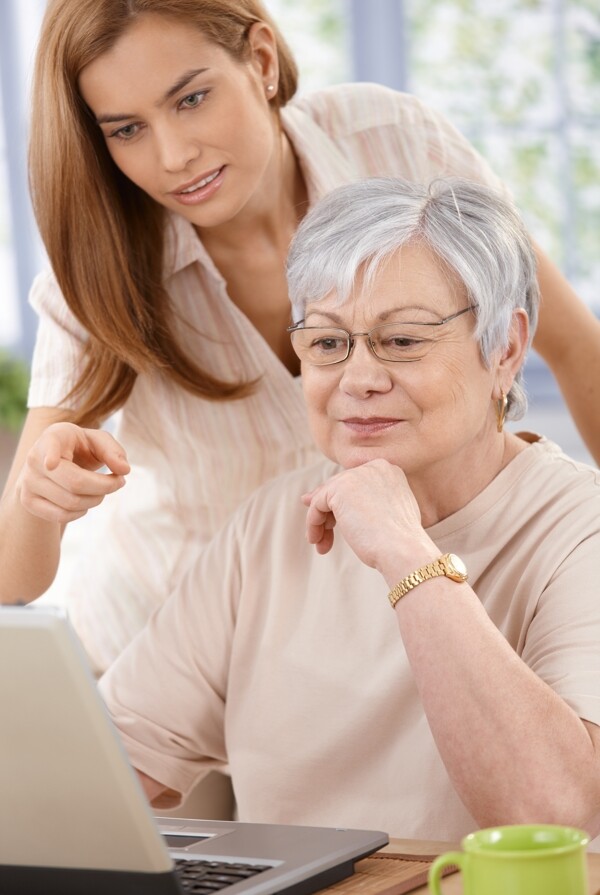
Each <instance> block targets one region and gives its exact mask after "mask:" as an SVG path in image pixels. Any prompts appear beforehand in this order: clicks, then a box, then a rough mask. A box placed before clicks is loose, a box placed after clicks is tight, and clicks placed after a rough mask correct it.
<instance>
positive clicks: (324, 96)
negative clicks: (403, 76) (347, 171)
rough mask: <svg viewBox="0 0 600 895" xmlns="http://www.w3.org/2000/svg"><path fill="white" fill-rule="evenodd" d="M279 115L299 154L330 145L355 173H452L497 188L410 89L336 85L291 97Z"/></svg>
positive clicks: (424, 179) (468, 148)
mask: <svg viewBox="0 0 600 895" xmlns="http://www.w3.org/2000/svg"><path fill="white" fill-rule="evenodd" d="M282 118H283V121H284V124H285V125H287V126H288V127H289V128H290V129H292V130H293V133H294V134H295V142H297V143H298V145H297V146H296V148H297V149H298V148H300V150H301V151H300V155H302V154H304V155H307V156H310V155H311V153H314V152H315V151H316V150H315V149H314V145H315V144H317V145H318V146H319V150H320V151H325V149H327V148H328V147H335V151H334V155H335V153H336V152H337V153H338V155H339V156H341V157H343V158H344V159H345V160H346V162H347V163H349V164H350V165H351V166H353V172H354V173H353V176H354V177H355V178H357V177H373V176H385V175H390V176H402V177H406V178H408V179H409V180H413V181H416V182H420V183H428V182H429V181H430V180H432V179H433V178H434V177H439V176H445V175H452V176H456V177H466V178H467V179H469V180H475V181H481V182H483V183H487V184H488V185H490V186H492V187H494V188H495V189H499V190H501V189H503V187H502V184H501V182H500V181H499V180H498V178H497V177H496V176H495V175H494V174H493V172H492V171H491V170H490V168H489V166H488V165H487V163H486V162H485V161H484V159H483V158H482V157H481V156H480V155H479V153H478V152H477V151H476V150H475V148H474V147H473V146H472V145H471V143H470V142H469V141H468V140H467V139H466V137H464V136H463V135H462V134H461V133H460V132H459V131H458V130H457V129H456V128H455V127H454V126H453V125H452V124H451V123H450V122H449V121H448V120H447V119H446V118H445V117H444V116H443V115H442V114H440V113H439V112H437V111H436V110H435V109H432V108H430V107H429V106H427V105H426V104H425V103H423V102H421V100H419V99H417V97H416V96H413V95H412V94H408V93H401V92H399V91H397V90H392V89H390V88H389V87H384V86H382V85H380V84H366V83H359V84H339V85H337V86H334V87H328V88H326V89H324V90H319V91H316V92H314V93H311V94H308V95H306V96H304V97H301V98H298V99H295V100H293V101H292V103H290V104H289V106H287V107H285V108H284V109H283V110H282ZM307 134H308V135H309V137H310V139H308V138H307V136H306V135H307ZM316 164H318V159H316ZM342 167H343V166H342Z"/></svg>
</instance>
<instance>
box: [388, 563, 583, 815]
mask: <svg viewBox="0 0 600 895" xmlns="http://www.w3.org/2000/svg"><path fill="white" fill-rule="evenodd" d="M396 613H397V616H398V621H399V624H400V630H401V634H402V638H403V641H404V644H405V647H406V651H407V654H408V658H409V660H410V663H411V667H412V670H413V673H414V676H415V680H416V684H417V686H418V688H419V692H420V695H421V698H422V700H423V705H424V708H425V712H426V714H427V718H428V721H429V725H430V727H431V730H432V732H433V735H434V737H435V740H436V744H437V746H438V749H439V751H440V755H441V757H442V759H443V761H444V764H445V766H446V769H447V771H448V774H449V776H450V778H451V780H452V783H453V785H454V787H455V789H456V791H457V793H458V795H459V796H460V798H461V799H462V801H463V802H464V804H465V806H466V807H467V808H468V810H469V811H470V812H471V814H472V815H473V817H475V819H476V820H477V822H478V823H480V824H481V825H482V826H488V825H494V824H499V823H519V822H520V823H523V822H526V821H530V822H531V821H538V822H541V821H546V822H554V823H566V824H572V825H575V826H580V827H584V828H590V827H591V826H593V825H594V823H595V822H596V821H595V820H594V819H595V818H596V816H597V815H598V812H599V811H600V757H599V755H598V752H597V749H596V746H597V745H599V744H598V740H597V738H596V742H594V738H593V736H592V735H591V733H590V730H589V729H588V727H587V726H586V725H585V724H584V722H582V721H581V720H580V719H579V718H578V717H577V715H576V714H575V712H573V710H572V709H571V708H570V707H569V706H568V705H567V704H566V703H565V702H564V701H563V700H562V699H561V698H560V697H559V696H558V695H557V694H556V693H555V692H554V691H553V690H552V689H551V688H550V687H548V686H547V685H546V684H545V683H544V682H543V681H542V680H540V679H539V678H538V677H537V675H535V674H534V673H533V671H531V669H530V668H528V667H527V666H526V665H525V663H524V662H523V661H522V660H521V659H520V658H519V657H518V656H517V654H516V653H515V652H514V651H513V649H512V648H511V646H510V645H509V644H508V643H507V642H506V640H505V639H504V638H503V636H502V635H501V634H500V632H499V631H498V630H497V629H496V627H495V626H494V625H493V623H492V622H491V621H490V619H489V618H488V616H487V614H486V613H485V610H484V609H483V608H482V606H481V604H480V603H479V601H478V599H477V597H476V595H475V594H474V593H473V591H472V590H471V589H470V588H469V587H468V586H467V585H456V584H453V583H452V582H450V581H448V580H447V579H433V580H431V581H427V582H425V583H424V584H422V585H419V587H418V588H416V589H415V590H413V591H411V592H410V593H409V594H407V596H406V597H404V598H403V599H402V600H400V602H399V603H398V605H397V607H396ZM591 832H596V830H591Z"/></svg>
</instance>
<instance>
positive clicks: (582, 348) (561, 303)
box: [533, 247, 600, 464]
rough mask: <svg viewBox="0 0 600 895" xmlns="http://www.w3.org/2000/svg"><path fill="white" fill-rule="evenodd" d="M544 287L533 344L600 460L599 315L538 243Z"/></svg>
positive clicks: (541, 280) (590, 448)
mask: <svg viewBox="0 0 600 895" xmlns="http://www.w3.org/2000/svg"><path fill="white" fill-rule="evenodd" d="M537 258H538V279H539V283H540V287H541V291H542V302H541V305H540V315H539V324H538V328H537V332H536V335H535V338H534V341H533V347H534V348H535V349H536V351H538V352H539V353H540V354H541V356H542V357H543V358H544V360H545V361H546V363H547V364H548V366H549V367H550V369H551V370H552V372H553V374H554V376H555V378H556V381H557V382H558V385H559V387H560V390H561V392H562V394H563V396H564V398H565V401H566V403H567V405H568V407H569V410H570V412H571V415H572V417H573V419H574V421H575V424H576V426H577V428H578V429H579V432H580V433H581V436H582V438H583V440H584V441H585V443H586V445H587V447H588V449H589V451H590V453H591V454H592V456H593V457H594V459H595V460H596V463H599V464H600V320H598V319H597V318H596V317H595V316H594V314H593V313H592V311H591V310H590V309H589V308H588V307H587V306H586V305H585V304H584V303H583V302H582V301H581V300H580V299H579V298H578V296H577V295H576V294H575V292H574V290H573V289H572V288H571V286H570V285H569V283H568V282H567V280H566V279H565V278H564V277H563V275H562V274H561V272H560V271H559V270H558V268H557V267H556V266H555V265H554V264H553V263H552V261H550V259H549V258H548V257H547V255H545V254H544V252H542V250H541V249H540V248H539V247H537Z"/></svg>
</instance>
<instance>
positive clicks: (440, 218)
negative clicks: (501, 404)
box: [287, 177, 539, 419]
mask: <svg viewBox="0 0 600 895" xmlns="http://www.w3.org/2000/svg"><path fill="white" fill-rule="evenodd" d="M409 243H412V244H415V243H421V244H423V245H425V246H427V247H428V248H429V249H430V250H431V251H432V252H433V253H434V254H435V255H437V257H438V258H440V259H441V261H442V263H444V264H445V265H447V267H448V268H449V269H450V270H452V271H453V272H454V273H455V274H456V275H457V276H458V277H459V279H460V281H461V282H462V283H463V285H464V287H465V289H466V292H467V295H468V299H469V301H470V302H471V304H472V305H473V307H474V311H475V314H476V317H477V326H476V331H475V338H476V339H477V341H478V343H479V347H480V350H481V356H482V359H483V362H484V364H486V365H487V366H489V363H490V360H491V358H492V355H493V354H494V353H495V352H496V351H497V350H498V349H503V348H506V346H507V344H508V338H509V330H510V325H511V320H512V313H513V311H514V310H515V309H516V308H524V309H525V311H526V312H527V315H528V317H529V323H530V332H531V335H533V332H534V330H535V326H536V322H537V313H538V304H539V287H538V283H537V276H536V261H535V255H534V252H533V249H532V246H531V242H530V239H529V237H528V235H527V232H526V230H525V227H524V225H523V222H522V220H521V218H520V216H519V214H518V212H517V211H516V209H515V208H514V206H513V205H512V204H511V202H510V201H509V200H508V199H507V198H506V197H504V196H502V195H501V194H499V193H498V192H496V191H494V190H492V189H490V188H488V187H485V186H482V185H481V184H477V183H472V182H470V181H466V180H461V179H458V178H439V179H436V180H434V181H433V182H432V183H431V184H429V186H423V185H421V184H416V183H410V182H409V181H406V180H402V179H400V178H395V177H374V178H371V179H369V180H362V181H359V182H357V183H352V184H348V185H346V186H342V187H339V188H338V189H336V190H333V192H331V193H329V194H328V195H327V196H325V198H324V199H321V201H320V202H318V203H317V205H316V206H315V208H313V209H312V210H311V211H310V212H309V214H308V215H307V216H306V218H305V219H304V221H303V222H302V224H301V225H300V227H299V229H298V231H297V233H296V236H295V237H294V239H293V241H292V245H291V248H290V253H289V256H288V264H287V273H288V284H289V293H290V300H291V302H292V313H293V319H294V320H295V321H299V320H302V319H303V318H304V309H305V307H306V304H307V303H308V302H312V301H318V300H319V299H321V298H324V297H325V296H326V295H328V294H329V293H331V292H332V291H335V292H336V293H337V297H338V299H339V302H340V303H342V302H343V301H345V300H346V299H347V298H348V296H349V295H350V293H351V291H352V287H353V284H354V282H355V279H356V277H357V274H358V273H359V272H361V273H363V274H364V276H365V281H366V282H367V283H368V282H369V281H370V280H372V278H373V276H374V275H375V273H376V271H377V268H378V267H379V266H380V265H381V263H382V262H383V261H385V260H386V259H387V258H389V256H390V255H392V254H393V253H394V252H396V251H398V249H400V248H401V247H402V246H404V245H408V244H409ZM507 397H508V409H507V416H508V418H509V419H519V418H520V417H521V416H523V414H524V412H525V410H526V407H527V399H526V397H525V392H524V390H523V384H522V370H519V372H518V373H517V376H516V377H515V381H514V383H513V386H512V388H511V390H510V392H509V394H508V396H507Z"/></svg>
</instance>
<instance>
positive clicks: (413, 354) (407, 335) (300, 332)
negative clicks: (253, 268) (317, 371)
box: [287, 305, 473, 367]
mask: <svg viewBox="0 0 600 895" xmlns="http://www.w3.org/2000/svg"><path fill="white" fill-rule="evenodd" d="M472 307H473V305H468V306H467V307H466V308H463V309H462V310H461V311H457V312H456V313H455V314H450V316H449V317H444V319H443V320H437V321H436V322H435V323H383V324H382V325H381V326H375V327H373V329H370V330H369V331H368V332H366V333H349V332H348V331H347V330H345V329H339V328H338V327H335V326H304V325H303V324H304V321H303V320H300V321H299V323H296V324H294V326H289V327H288V330H287V331H288V332H289V333H290V338H291V340H292V347H293V349H294V351H295V352H296V354H297V355H298V357H299V358H300V360H301V361H305V362H306V363H309V364H313V365H315V366H318V367H322V366H325V365H326V364H339V363H341V362H342V361H345V360H347V359H348V358H349V357H350V355H351V353H352V349H353V348H354V343H355V340H356V337H357V336H364V337H365V338H366V340H367V343H368V345H369V348H370V349H371V351H372V352H373V354H374V355H375V357H377V358H379V360H386V361H391V362H392V363H410V362H411V361H417V360H421V358H422V357H425V355H426V354H427V352H428V351H430V349H431V348H432V347H433V345H434V344H435V342H436V339H435V335H436V334H437V333H438V332H439V327H441V326H444V324H445V323H449V322H450V321H451V320H455V319H456V318H457V317H460V316H461V314H466V313H467V311H470V310H471V308H472Z"/></svg>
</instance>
